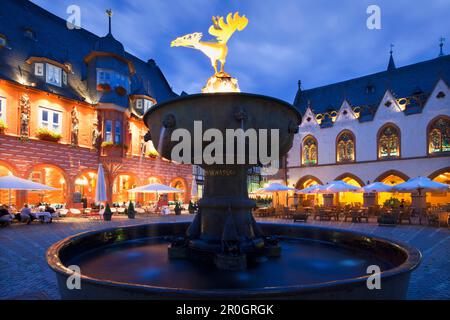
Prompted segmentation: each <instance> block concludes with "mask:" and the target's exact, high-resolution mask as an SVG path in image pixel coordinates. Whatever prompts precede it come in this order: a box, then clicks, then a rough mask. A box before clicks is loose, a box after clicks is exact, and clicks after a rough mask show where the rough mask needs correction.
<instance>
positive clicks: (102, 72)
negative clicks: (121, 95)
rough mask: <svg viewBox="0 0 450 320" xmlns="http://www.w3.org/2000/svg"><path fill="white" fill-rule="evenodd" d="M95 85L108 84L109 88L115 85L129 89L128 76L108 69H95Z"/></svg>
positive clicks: (113, 87) (115, 86)
mask: <svg viewBox="0 0 450 320" xmlns="http://www.w3.org/2000/svg"><path fill="white" fill-rule="evenodd" d="M97 85H109V86H110V87H111V89H115V88H117V87H122V88H124V89H125V90H126V91H127V92H129V91H130V79H129V78H128V76H126V75H123V74H120V73H118V72H115V71H113V70H109V69H101V68H98V69H97Z"/></svg>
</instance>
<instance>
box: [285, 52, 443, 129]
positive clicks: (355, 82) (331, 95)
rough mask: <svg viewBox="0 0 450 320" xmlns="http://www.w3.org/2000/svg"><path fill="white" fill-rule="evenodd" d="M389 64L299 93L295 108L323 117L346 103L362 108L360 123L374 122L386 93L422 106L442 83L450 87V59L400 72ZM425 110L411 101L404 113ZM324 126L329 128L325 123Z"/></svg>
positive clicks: (422, 64) (429, 61) (419, 65)
mask: <svg viewBox="0 0 450 320" xmlns="http://www.w3.org/2000/svg"><path fill="white" fill-rule="evenodd" d="M392 63H393V60H392ZM389 64H390V66H391V67H390V68H389V69H388V70H386V71H382V72H378V73H374V74H371V75H367V76H364V77H360V78H355V79H350V80H347V81H342V82H338V83H334V84H330V85H326V86H323V87H318V88H313V89H308V90H301V89H299V91H298V92H297V95H296V97H295V101H294V105H295V106H296V107H297V108H298V109H299V111H300V112H301V113H302V114H304V113H305V111H306V109H307V106H308V103H309V104H310V106H311V109H312V111H313V112H314V113H315V114H320V113H326V112H330V111H332V110H335V111H339V109H340V107H341V105H342V103H343V101H344V100H345V99H347V101H348V102H349V103H350V105H351V106H352V107H357V106H358V107H362V108H361V113H360V117H359V121H361V122H364V121H371V120H372V119H373V116H374V115H375V112H376V109H377V107H378V105H379V104H380V102H381V100H382V99H383V97H384V94H385V93H386V91H387V90H390V91H391V92H392V94H393V95H394V97H395V98H397V99H400V98H406V97H411V96H414V95H418V96H421V98H420V101H422V102H423V101H424V99H426V97H428V96H429V95H430V94H431V91H432V90H433V89H434V86H435V85H436V83H437V82H438V80H439V79H443V80H444V81H446V83H450V82H449V80H450V55H445V56H441V57H438V58H436V59H432V60H428V61H423V62H419V63H415V64H412V65H408V66H404V67H400V68H392V65H391V62H390V63H389ZM422 106H423V104H421V103H418V102H417V101H414V100H412V101H411V103H410V104H409V105H407V106H406V109H405V111H404V112H405V114H413V113H419V112H421V111H422ZM326 119H328V118H326ZM325 122H326V121H325ZM323 126H329V124H325V123H324V124H323V125H322V127H323Z"/></svg>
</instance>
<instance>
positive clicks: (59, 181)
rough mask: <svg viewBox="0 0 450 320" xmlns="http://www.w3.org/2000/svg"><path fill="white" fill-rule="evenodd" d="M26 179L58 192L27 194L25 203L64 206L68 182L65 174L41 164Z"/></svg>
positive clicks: (54, 166) (54, 167) (53, 167)
mask: <svg viewBox="0 0 450 320" xmlns="http://www.w3.org/2000/svg"><path fill="white" fill-rule="evenodd" d="M26 178H27V179H30V180H31V181H34V182H38V183H42V184H45V185H47V186H50V187H53V188H56V189H58V190H52V191H40V192H30V191H29V192H28V196H27V203H29V204H32V205H37V204H39V203H49V204H65V203H67V201H68V185H67V183H68V181H69V179H68V178H67V175H66V172H65V171H64V170H63V169H62V168H60V167H58V166H56V165H54V164H47V163H42V164H38V165H35V166H34V167H33V168H32V169H31V170H30V171H29V172H28V174H27V176H26Z"/></svg>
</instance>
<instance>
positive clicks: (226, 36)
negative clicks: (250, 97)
mask: <svg viewBox="0 0 450 320" xmlns="http://www.w3.org/2000/svg"><path fill="white" fill-rule="evenodd" d="M212 21H213V25H212V26H211V27H209V30H208V32H209V34H210V35H212V36H214V37H216V39H217V42H206V41H200V40H201V39H202V37H203V34H202V33H201V32H195V33H191V34H187V35H185V36H182V37H179V38H177V39H175V40H173V41H172V43H171V45H170V46H171V47H187V48H192V49H196V50H200V51H201V52H203V53H204V54H205V55H206V56H208V58H209V59H210V60H211V65H212V67H213V68H214V76H212V77H211V78H210V79H209V80H208V83H207V85H206V86H205V87H204V88H203V89H202V92H229V91H239V88H238V86H237V80H236V79H234V78H231V76H230V75H229V74H228V73H226V72H225V70H224V67H225V63H226V59H227V55H228V46H227V42H228V40H230V38H231V36H232V35H233V34H234V33H235V32H236V31H242V30H244V29H245V27H247V24H248V19H247V18H246V17H245V16H242V17H241V16H239V13H238V12H236V13H234V14H232V13H229V14H228V16H227V18H226V20H225V19H224V17H213V18H212ZM219 62H220V64H221V65H220V71H218V64H219Z"/></svg>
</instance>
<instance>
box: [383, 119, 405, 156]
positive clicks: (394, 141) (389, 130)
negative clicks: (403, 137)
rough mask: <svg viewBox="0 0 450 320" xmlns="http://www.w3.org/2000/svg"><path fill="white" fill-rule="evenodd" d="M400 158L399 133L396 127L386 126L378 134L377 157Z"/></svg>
mask: <svg viewBox="0 0 450 320" xmlns="http://www.w3.org/2000/svg"><path fill="white" fill-rule="evenodd" d="M399 156H400V132H399V130H398V129H397V127H395V126H393V125H387V126H384V127H382V128H381V130H380V131H379V133H378V157H379V158H397V157H399Z"/></svg>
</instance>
